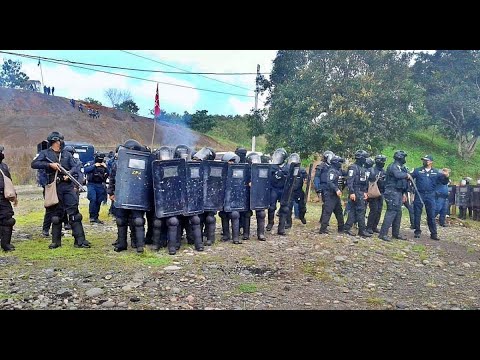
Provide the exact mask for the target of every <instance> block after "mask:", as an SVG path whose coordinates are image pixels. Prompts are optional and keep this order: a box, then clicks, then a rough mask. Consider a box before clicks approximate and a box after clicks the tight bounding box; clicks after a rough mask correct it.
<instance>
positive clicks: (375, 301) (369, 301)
mask: <svg viewBox="0 0 480 360" xmlns="http://www.w3.org/2000/svg"><path fill="white" fill-rule="evenodd" d="M384 303H385V300H383V299H381V298H377V297H371V298H368V299H367V304H369V305H374V306H381V305H383V304H384Z"/></svg>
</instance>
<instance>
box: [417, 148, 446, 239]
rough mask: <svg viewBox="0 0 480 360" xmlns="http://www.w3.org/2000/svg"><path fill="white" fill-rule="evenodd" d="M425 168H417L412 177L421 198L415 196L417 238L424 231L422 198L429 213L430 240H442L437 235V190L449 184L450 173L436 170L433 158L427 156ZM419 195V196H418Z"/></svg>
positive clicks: (424, 163)
mask: <svg viewBox="0 0 480 360" xmlns="http://www.w3.org/2000/svg"><path fill="white" fill-rule="evenodd" d="M421 160H422V161H423V166H422V167H418V168H416V169H415V170H414V171H413V172H412V177H413V178H414V179H415V183H416V186H417V189H418V192H419V194H420V196H415V200H414V201H413V208H414V213H415V237H416V238H419V237H420V234H421V233H422V230H421V229H420V220H421V216H422V209H423V204H422V202H421V200H420V197H421V198H422V199H423V202H424V203H425V210H426V213H427V223H428V228H429V230H430V239H432V240H440V239H439V238H438V235H437V224H436V223H435V205H436V204H435V188H436V187H437V185H438V184H445V185H446V184H448V177H449V175H450V174H449V172H448V171H447V170H446V169H444V170H442V171H441V172H440V171H439V170H438V169H435V168H434V167H433V166H432V165H433V157H432V156H431V155H426V156H424V157H423V158H422V159H421ZM417 195H418V194H417Z"/></svg>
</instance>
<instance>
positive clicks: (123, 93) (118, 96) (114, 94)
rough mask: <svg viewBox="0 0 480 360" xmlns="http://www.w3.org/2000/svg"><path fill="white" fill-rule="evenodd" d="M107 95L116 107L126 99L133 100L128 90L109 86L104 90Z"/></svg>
mask: <svg viewBox="0 0 480 360" xmlns="http://www.w3.org/2000/svg"><path fill="white" fill-rule="evenodd" d="M104 94H105V96H106V97H107V98H108V100H110V103H111V104H112V107H115V106H117V105H119V104H121V103H123V102H124V101H127V100H132V94H130V91H128V90H120V89H113V88H109V89H106V90H105V92H104Z"/></svg>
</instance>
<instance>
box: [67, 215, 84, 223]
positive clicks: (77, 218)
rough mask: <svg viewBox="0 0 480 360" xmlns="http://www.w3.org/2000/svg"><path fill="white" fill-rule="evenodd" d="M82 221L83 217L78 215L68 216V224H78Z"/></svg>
mask: <svg viewBox="0 0 480 360" xmlns="http://www.w3.org/2000/svg"><path fill="white" fill-rule="evenodd" d="M82 219H83V216H82V214H80V213H76V214H73V215H70V223H74V222H80V221H82Z"/></svg>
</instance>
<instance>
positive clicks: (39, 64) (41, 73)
mask: <svg viewBox="0 0 480 360" xmlns="http://www.w3.org/2000/svg"><path fill="white" fill-rule="evenodd" d="M38 66H40V75H41V76H42V89H41V90H40V91H43V87H44V86H45V83H44V82H43V72H42V63H41V62H40V58H38Z"/></svg>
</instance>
